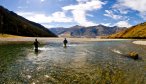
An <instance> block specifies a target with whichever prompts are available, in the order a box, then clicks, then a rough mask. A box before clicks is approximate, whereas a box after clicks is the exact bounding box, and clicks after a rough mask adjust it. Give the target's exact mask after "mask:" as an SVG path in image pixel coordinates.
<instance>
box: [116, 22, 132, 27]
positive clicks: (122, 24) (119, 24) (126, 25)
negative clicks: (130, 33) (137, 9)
mask: <svg viewBox="0 0 146 84" xmlns="http://www.w3.org/2000/svg"><path fill="white" fill-rule="evenodd" d="M115 26H118V27H131V26H132V25H131V24H129V23H128V21H119V22H117V23H116V24H115Z"/></svg>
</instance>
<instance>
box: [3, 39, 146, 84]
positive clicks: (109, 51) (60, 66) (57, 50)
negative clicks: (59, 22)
mask: <svg viewBox="0 0 146 84" xmlns="http://www.w3.org/2000/svg"><path fill="white" fill-rule="evenodd" d="M130 51H135V52H137V53H138V54H139V56H140V57H141V59H140V60H133V59H130V58H127V57H124V56H123V55H125V54H127V53H129V52H130ZM0 73H1V74H0V84H1V83H2V84H3V83H6V84H30V83H34V84H48V83H51V84H56V83H59V84H70V83H73V84H146V46H141V45H135V44H132V41H107V42H84V43H78V42H73V43H69V45H68V47H67V48H63V45H62V43H60V42H49V43H47V44H46V45H41V46H40V48H39V52H38V53H35V52H34V50H33V46H32V45H30V44H8V45H6V44H5V45H0Z"/></svg>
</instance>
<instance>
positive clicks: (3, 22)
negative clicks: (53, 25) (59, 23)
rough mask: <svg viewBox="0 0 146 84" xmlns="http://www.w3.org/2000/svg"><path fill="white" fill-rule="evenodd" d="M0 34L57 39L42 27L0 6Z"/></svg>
mask: <svg viewBox="0 0 146 84" xmlns="http://www.w3.org/2000/svg"><path fill="white" fill-rule="evenodd" d="M0 33H2V34H11V35H18V36H29V37H57V35H55V34H54V33H52V32H51V31H50V30H48V29H47V28H45V27H44V26H42V25H40V24H38V23H35V22H32V21H29V20H27V19H25V18H23V17H21V16H19V15H17V14H16V13H14V12H13V11H9V10H8V9H6V8H4V7H2V6H0Z"/></svg>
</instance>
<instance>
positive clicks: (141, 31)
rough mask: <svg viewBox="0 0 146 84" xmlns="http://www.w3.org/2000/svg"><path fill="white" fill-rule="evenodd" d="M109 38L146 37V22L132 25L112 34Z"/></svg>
mask: <svg viewBox="0 0 146 84" xmlns="http://www.w3.org/2000/svg"><path fill="white" fill-rule="evenodd" d="M108 38H127V39H145V38H146V22H144V23H141V24H138V25H135V26H132V27H130V28H128V29H127V30H124V31H121V32H119V33H116V34H113V35H110V36H109V37H108Z"/></svg>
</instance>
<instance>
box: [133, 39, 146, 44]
mask: <svg viewBox="0 0 146 84" xmlns="http://www.w3.org/2000/svg"><path fill="white" fill-rule="evenodd" d="M132 43H134V44H137V45H146V41H140V40H137V41H133V42H132Z"/></svg>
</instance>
